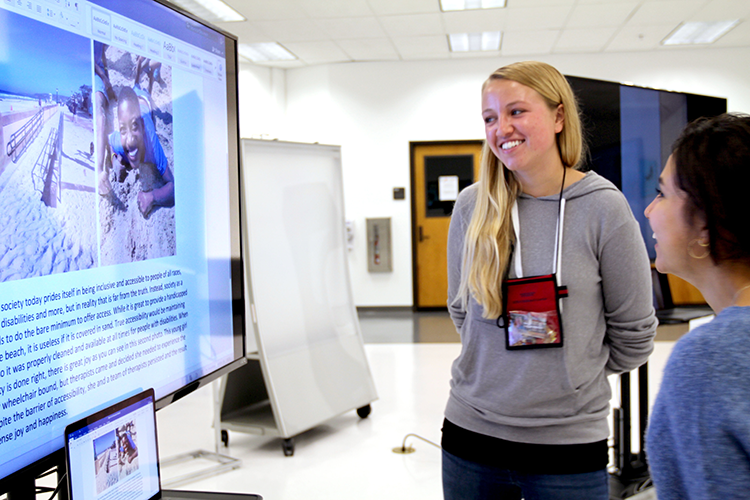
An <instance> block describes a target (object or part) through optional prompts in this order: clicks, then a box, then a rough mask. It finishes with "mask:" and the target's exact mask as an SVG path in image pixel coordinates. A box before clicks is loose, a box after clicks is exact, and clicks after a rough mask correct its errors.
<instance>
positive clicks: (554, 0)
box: [505, 0, 580, 9]
mask: <svg viewBox="0 0 750 500" xmlns="http://www.w3.org/2000/svg"><path fill="white" fill-rule="evenodd" d="M578 3H580V2H578ZM575 4H576V0H507V1H506V2H505V5H506V9H509V8H514V9H515V8H517V7H548V6H551V5H557V6H560V5H568V6H572V5H575Z"/></svg>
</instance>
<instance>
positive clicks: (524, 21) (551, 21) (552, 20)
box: [506, 6, 572, 31]
mask: <svg viewBox="0 0 750 500" xmlns="http://www.w3.org/2000/svg"><path fill="white" fill-rule="evenodd" d="M571 10H572V8H571V7H570V6H552V7H545V8H527V7H521V8H517V9H509V10H508V17H507V21H506V26H507V27H508V29H512V30H514V31H518V30H544V29H562V27H563V26H564V25H565V21H566V20H567V19H568V15H569V14H570V12H571Z"/></svg>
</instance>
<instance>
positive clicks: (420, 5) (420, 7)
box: [367, 0, 440, 16]
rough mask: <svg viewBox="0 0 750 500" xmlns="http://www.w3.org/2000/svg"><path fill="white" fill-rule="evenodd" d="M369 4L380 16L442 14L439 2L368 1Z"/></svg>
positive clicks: (433, 0)
mask: <svg viewBox="0 0 750 500" xmlns="http://www.w3.org/2000/svg"><path fill="white" fill-rule="evenodd" d="M367 3H368V4H370V8H371V9H372V11H373V12H374V13H375V14H376V15H378V16H388V15H393V14H426V13H438V12H440V2H439V0H368V2H367Z"/></svg>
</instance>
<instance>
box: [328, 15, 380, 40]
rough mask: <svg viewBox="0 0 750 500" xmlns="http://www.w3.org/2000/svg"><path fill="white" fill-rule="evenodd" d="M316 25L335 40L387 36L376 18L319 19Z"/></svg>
mask: <svg viewBox="0 0 750 500" xmlns="http://www.w3.org/2000/svg"><path fill="white" fill-rule="evenodd" d="M315 24H317V25H318V27H320V29H322V30H323V31H325V32H326V33H327V34H328V35H329V36H330V37H331V38H332V39H333V40H346V39H351V38H383V37H385V36H386V34H385V31H383V28H382V27H381V26H380V23H379V22H378V20H377V19H376V18H374V17H353V18H341V19H318V20H316V21H315Z"/></svg>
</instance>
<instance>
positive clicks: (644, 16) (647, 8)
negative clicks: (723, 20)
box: [628, 0, 706, 27]
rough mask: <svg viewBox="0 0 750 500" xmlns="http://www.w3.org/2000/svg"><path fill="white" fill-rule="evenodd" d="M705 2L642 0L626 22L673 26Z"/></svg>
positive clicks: (642, 24) (700, 0)
mask: <svg viewBox="0 0 750 500" xmlns="http://www.w3.org/2000/svg"><path fill="white" fill-rule="evenodd" d="M705 4H706V0H667V1H663V2H662V1H659V2H654V1H651V2H644V3H643V4H642V5H641V6H640V7H639V8H638V10H637V11H636V12H635V14H633V16H632V17H631V18H630V19H629V20H628V24H630V25H634V26H649V25H656V26H658V25H666V24H672V25H673V27H676V26H677V25H679V24H680V23H681V22H682V21H684V20H685V18H686V17H687V16H689V15H690V14H692V13H693V12H696V11H698V10H699V9H700V8H701V7H702V6H703V5H705Z"/></svg>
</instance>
